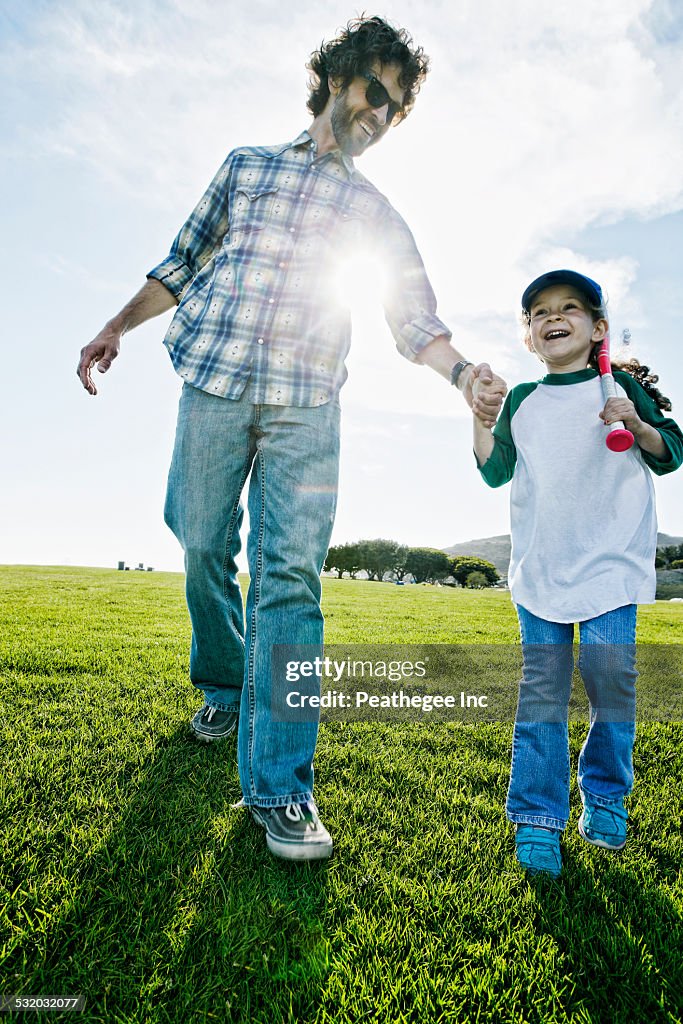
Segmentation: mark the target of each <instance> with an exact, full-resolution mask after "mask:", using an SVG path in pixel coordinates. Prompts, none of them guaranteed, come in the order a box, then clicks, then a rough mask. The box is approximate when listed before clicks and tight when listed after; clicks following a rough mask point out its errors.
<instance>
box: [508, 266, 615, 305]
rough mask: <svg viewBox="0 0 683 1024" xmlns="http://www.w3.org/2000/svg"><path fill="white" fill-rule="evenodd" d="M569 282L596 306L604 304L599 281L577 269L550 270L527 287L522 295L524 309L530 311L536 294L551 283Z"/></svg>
mask: <svg viewBox="0 0 683 1024" xmlns="http://www.w3.org/2000/svg"><path fill="white" fill-rule="evenodd" d="M556 284H568V285H571V287H572V288H576V290H577V291H579V292H581V294H582V295H585V296H586V298H587V299H589V300H590V302H591V303H592V304H593V305H595V306H601V305H602V301H603V300H602V289H601V287H600V285H599V284H598V283H597V281H593V280H592V279H591V278H590V277H586V276H585V275H584V274H578V273H577V272H576V271H575V270H550V271H549V272H548V273H547V274H541V276H540V277H537V278H536V280H535V281H532V282H531V284H530V285H529V286H528V288H526V290H525V292H524V294H523V295H522V309H523V310H524V312H525V313H528V312H529V311H530V309H531V303H532V301H533V298H534V296H535V295H537V294H538V293H539V292H541V291H543V289H544V288H549V287H550V286H551V285H556Z"/></svg>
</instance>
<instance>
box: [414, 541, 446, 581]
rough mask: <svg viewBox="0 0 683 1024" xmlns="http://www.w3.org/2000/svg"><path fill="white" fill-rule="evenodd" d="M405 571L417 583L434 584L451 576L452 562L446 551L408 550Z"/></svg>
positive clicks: (428, 549)
mask: <svg viewBox="0 0 683 1024" xmlns="http://www.w3.org/2000/svg"><path fill="white" fill-rule="evenodd" d="M405 571H406V573H410V575H411V576H412V577H413V579H414V580H415V582H416V583H427V582H432V583H433V582H435V581H436V580H443V579H445V578H446V576H450V573H451V560H450V558H449V557H448V555H447V554H446V553H445V551H438V550H437V549H436V548H408V554H407V556H406V560H405Z"/></svg>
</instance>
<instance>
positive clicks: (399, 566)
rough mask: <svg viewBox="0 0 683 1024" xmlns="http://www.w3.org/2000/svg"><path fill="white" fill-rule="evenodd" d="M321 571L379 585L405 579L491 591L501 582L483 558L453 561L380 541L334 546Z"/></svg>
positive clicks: (441, 553) (443, 554)
mask: <svg viewBox="0 0 683 1024" xmlns="http://www.w3.org/2000/svg"><path fill="white" fill-rule="evenodd" d="M323 568H324V569H325V570H326V571H327V572H336V573H337V576H338V578H339V579H341V578H342V576H343V575H344V574H345V573H347V574H348V575H349V576H350V577H351V579H355V578H356V576H357V575H358V573H359V572H365V573H367V577H368V579H369V580H378V581H381V580H383V579H385V577H387V576H388V577H390V578H391V579H393V580H396V581H397V582H399V583H401V582H403V581H404V580H405V579H406V577H411V578H412V579H413V580H414V582H415V583H442V582H444V581H447V580H453V581H454V583H456V584H458V585H459V586H461V587H471V588H480V587H491V586H493V584H494V583H497V582H498V580H499V579H500V575H499V573H498V570H497V569H496V567H495V565H493V564H492V563H491V562H487V561H485V560H484V559H483V558H468V557H463V556H460V555H459V556H456V557H453V556H451V555H447V554H446V552H445V551H439V550H437V549H436V548H411V547H408V546H407V545H405V544H398V543H397V542H396V541H393V540H384V539H383V538H381V537H378V538H377V539H375V540H359V541H356V542H355V543H352V544H335V545H333V546H332V547H331V548H330V549H329V551H328V552H327V558H326V559H325V564H324V566H323Z"/></svg>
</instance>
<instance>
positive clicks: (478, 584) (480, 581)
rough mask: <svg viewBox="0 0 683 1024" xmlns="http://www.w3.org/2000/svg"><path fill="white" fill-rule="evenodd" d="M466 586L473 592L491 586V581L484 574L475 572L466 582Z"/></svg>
mask: <svg viewBox="0 0 683 1024" xmlns="http://www.w3.org/2000/svg"><path fill="white" fill-rule="evenodd" d="M465 586H466V587H469V588H470V589H471V590H481V589H482V588H483V587H488V586H489V581H488V580H487V578H486V576H485V575H484V573H483V572H479V571H475V572H471V573H470V574H469V575H468V577H467V579H466V580H465Z"/></svg>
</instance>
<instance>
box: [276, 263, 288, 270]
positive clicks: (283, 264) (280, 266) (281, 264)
mask: <svg viewBox="0 0 683 1024" xmlns="http://www.w3.org/2000/svg"><path fill="white" fill-rule="evenodd" d="M278 266H279V268H280V270H284V269H285V267H286V266H287V264H286V263H278Z"/></svg>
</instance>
